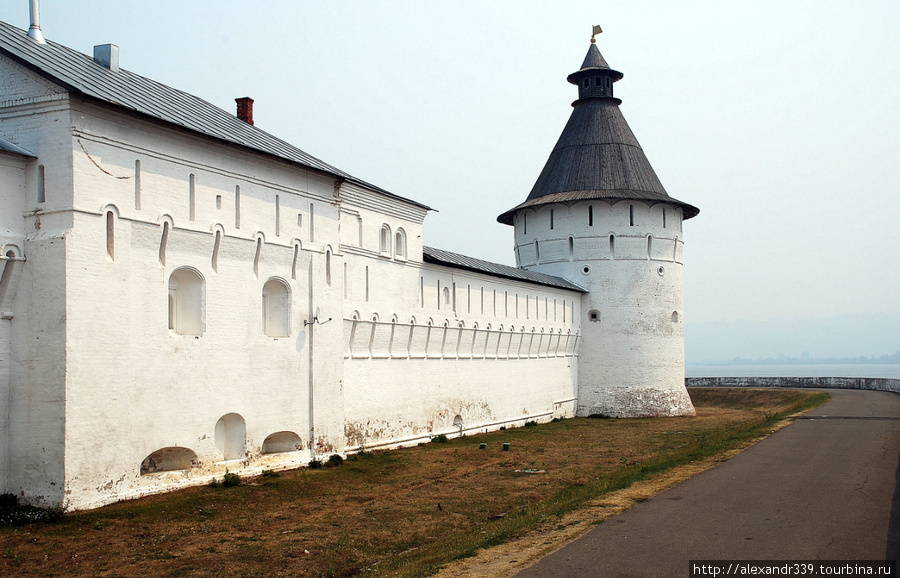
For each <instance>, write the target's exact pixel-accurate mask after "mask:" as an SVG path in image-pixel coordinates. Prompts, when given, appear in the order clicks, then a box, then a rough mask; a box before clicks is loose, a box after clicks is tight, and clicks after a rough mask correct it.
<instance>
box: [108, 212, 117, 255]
mask: <svg viewBox="0 0 900 578" xmlns="http://www.w3.org/2000/svg"><path fill="white" fill-rule="evenodd" d="M106 256H107V257H109V259H110V260H111V261H115V259H116V216H115V215H113V212H112V211H106Z"/></svg>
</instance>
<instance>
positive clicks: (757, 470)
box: [517, 390, 900, 578]
mask: <svg viewBox="0 0 900 578" xmlns="http://www.w3.org/2000/svg"><path fill="white" fill-rule="evenodd" d="M829 393H831V395H832V398H833V399H832V401H831V402H829V403H828V404H826V405H824V406H822V407H820V408H818V409H817V410H815V411H813V412H811V413H809V414H807V415H806V416H805V417H804V418H801V419H798V420H797V421H796V422H795V423H793V424H792V425H790V426H788V427H786V428H783V429H781V430H779V431H778V432H776V433H774V434H773V435H771V436H770V437H768V438H766V439H765V440H763V441H762V442H760V443H758V444H756V445H754V446H753V447H751V448H749V449H747V450H746V451H744V452H742V453H740V454H738V455H737V456H736V457H734V458H732V459H731V460H728V461H727V462H723V463H722V464H719V465H718V466H716V467H714V468H712V469H709V470H707V471H705V472H703V473H701V474H698V475H696V476H694V477H692V478H690V479H688V480H686V481H685V482H683V483H681V484H678V485H677V486H674V487H672V488H670V489H669V490H667V491H665V492H663V493H661V494H659V495H657V496H655V497H654V498H652V499H650V500H647V501H646V502H643V503H641V504H638V505H636V506H635V507H633V508H631V509H630V510H627V511H625V512H623V513H622V514H620V515H618V516H615V517H613V518H610V519H608V520H607V521H605V522H604V523H602V524H601V525H599V526H597V527H596V528H594V529H593V530H591V531H590V532H588V533H587V534H585V535H584V536H582V537H581V538H579V539H577V540H575V541H573V542H571V543H570V544H568V545H567V546H565V547H563V548H562V549H560V550H558V551H557V552H555V553H553V554H551V555H549V556H546V557H545V558H543V559H541V560H540V561H538V562H537V563H536V564H534V565H533V566H531V567H530V568H526V569H525V570H523V571H522V572H520V573H519V574H517V576H519V577H521V578H526V577H535V576H540V577H543V576H567V577H578V576H603V577H620V576H622V577H625V576H641V577H643V576H653V577H658V576H659V577H661V576H680V577H683V576H687V575H688V561H689V560H698V559H715V560H738V559H744V560H763V559H775V560H778V559H780V560H789V559H795V560H797V559H820V560H838V559H851V560H863V559H870V560H884V559H897V557H898V554H900V488H898V487H897V486H898V484H897V482H898V479H900V470H898V456H900V395H897V394H893V393H886V392H878V391H854V390H832V391H830V392H829Z"/></svg>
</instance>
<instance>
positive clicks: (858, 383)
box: [684, 377, 900, 393]
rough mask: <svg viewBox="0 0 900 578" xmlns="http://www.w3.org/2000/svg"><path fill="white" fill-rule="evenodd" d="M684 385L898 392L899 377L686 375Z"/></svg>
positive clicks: (899, 387) (899, 389)
mask: <svg viewBox="0 0 900 578" xmlns="http://www.w3.org/2000/svg"><path fill="white" fill-rule="evenodd" d="M684 384H685V386H686V387H799V388H815V389H866V390H874V391H892V392H894V393H900V379H890V378H879V377H687V378H685V380H684Z"/></svg>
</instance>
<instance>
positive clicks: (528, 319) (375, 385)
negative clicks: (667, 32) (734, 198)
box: [0, 23, 697, 508]
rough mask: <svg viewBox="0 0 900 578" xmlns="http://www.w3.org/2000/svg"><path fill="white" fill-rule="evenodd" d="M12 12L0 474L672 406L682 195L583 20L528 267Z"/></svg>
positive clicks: (344, 448) (345, 446)
mask: <svg viewBox="0 0 900 578" xmlns="http://www.w3.org/2000/svg"><path fill="white" fill-rule="evenodd" d="M40 40H42V39H38V40H35V39H34V38H31V37H29V36H27V35H26V32H25V31H24V30H21V29H18V28H16V27H14V26H11V25H9V24H5V23H0V255H2V257H0V259H2V260H0V270H2V273H0V492H11V493H14V494H16V495H18V496H20V497H21V498H22V499H24V500H26V501H29V502H32V503H36V504H55V503H67V504H69V505H70V506H71V507H74V508H89V507H94V506H98V505H101V504H104V503H108V502H111V501H115V500H119V499H124V498H130V497H136V496H140V495H144V494H148V493H153V492H158V491H165V490H168V489H172V488H175V487H180V486H183V485H191V484H199V483H205V482H207V481H208V480H209V479H210V478H211V477H212V476H214V475H219V476H221V475H222V473H223V472H224V471H225V470H226V469H229V470H230V471H233V472H237V473H253V472H259V471H261V470H263V469H265V468H272V467H288V466H292V465H302V464H305V463H307V462H308V461H309V460H310V459H312V458H314V457H317V456H327V455H329V454H332V453H345V452H352V451H355V450H358V449H360V448H362V447H366V448H373V447H397V446H400V445H404V444H413V443H418V442H420V441H426V440H428V439H429V438H430V437H431V436H434V435H437V434H441V433H444V434H448V435H459V434H465V433H467V432H478V431H485V430H490V429H496V428H499V427H501V426H503V425H508V426H515V425H521V424H523V423H524V422H525V421H527V420H537V421H546V420H550V419H552V418H554V417H573V416H575V415H589V414H594V413H604V414H609V415H616V416H647V415H684V414H692V413H693V407H692V406H691V403H690V399H689V398H688V397H687V393H686V391H685V389H684V383H683V378H684V355H683V334H682V310H681V308H682V299H681V269H682V265H681V252H682V246H683V236H682V232H681V223H682V220H683V219H687V218H690V217H692V216H694V215H696V214H697V209H695V208H694V207H692V206H690V205H687V204H685V203H682V202H680V201H677V200H675V199H672V198H670V197H669V196H668V195H667V194H666V192H665V190H664V189H663V188H662V186H661V185H660V184H659V181H658V179H656V176H655V175H654V174H653V170H652V168H650V165H649V163H647V160H646V158H645V157H644V155H643V152H642V151H641V149H640V147H639V145H638V144H637V141H636V140H635V139H634V137H633V135H632V134H631V132H630V130H629V129H628V126H627V124H626V123H625V121H624V119H623V118H622V117H621V113H620V112H619V109H618V104H619V101H618V100H617V99H615V98H613V96H612V82H614V81H616V80H618V79H619V78H621V76H622V75H621V74H620V73H618V72H616V71H614V70H611V69H610V68H609V67H608V66H607V65H606V63H605V62H604V61H603V59H602V57H601V56H600V53H599V51H598V50H597V48H596V47H595V46H594V45H593V44H592V45H591V47H590V50H589V52H588V57H587V59H586V60H585V63H584V65H583V66H582V68H581V70H579V71H578V72H576V73H574V74H573V75H571V76H570V77H569V80H570V81H571V82H573V83H575V84H578V86H579V100H577V101H576V102H575V103H574V105H573V106H574V111H573V115H572V119H571V120H570V122H569V124H568V125H567V126H566V128H565V130H564V131H563V135H562V137H561V138H560V142H559V143H558V144H557V147H556V149H554V152H553V154H552V155H551V157H550V160H549V161H548V164H547V167H545V169H544V172H543V173H542V174H541V177H540V178H539V179H538V182H537V184H536V185H535V188H534V190H533V191H532V193H531V195H529V197H528V200H526V202H525V203H523V204H521V205H519V206H518V207H516V208H514V209H512V210H510V211H508V212H507V213H504V214H503V215H501V216H500V217H499V218H498V220H499V221H500V222H501V223H505V224H509V225H513V226H514V228H515V250H516V259H517V264H518V265H519V268H513V267H507V266H503V265H497V264H492V263H487V262H484V261H480V260H478V259H473V258H469V257H465V256H462V255H457V254H453V253H448V252H445V251H441V250H438V249H433V248H429V247H425V246H423V245H422V239H423V237H424V232H423V227H422V225H423V221H424V219H425V216H426V214H427V212H428V210H429V208H428V207H426V206H424V205H422V204H420V203H417V202H415V201H412V200H409V199H405V198H401V197H399V196H397V195H394V194H391V193H389V192H387V191H385V190H382V189H380V188H379V187H377V186H374V185H371V184H369V183H366V182H363V181H361V180H359V179H356V178H354V177H353V176H351V175H348V174H346V173H344V172H343V171H340V170H339V169H337V168H335V167H332V166H330V165H328V164H326V163H324V162H322V161H320V160H318V159H316V158H314V157H311V156H310V155H308V154H306V153H304V152H303V151H301V150H299V149H297V148H295V147H294V146H292V145H290V144H288V143H285V142H284V141H281V140H279V139H277V138H276V137H274V136H272V135H270V134H267V133H265V132H263V131H261V130H259V129H257V128H256V127H254V126H253V124H252V101H250V100H249V99H238V104H239V110H238V115H237V116H235V115H232V114H230V113H228V112H225V111H223V110H221V109H218V108H216V107H214V106H212V105H210V104H209V103H207V102H204V101H203V100H201V99H199V98H197V97H194V96H191V95H188V94H185V93H183V92H179V91H177V90H174V89H172V88H169V87H167V86H164V85H162V84H160V83H158V82H155V81H153V80H150V79H147V78H144V77H141V76H139V75H137V74H134V73H131V72H129V71H127V70H125V69H122V68H119V66H118V49H117V48H116V47H115V46H111V45H105V46H99V47H96V48H95V52H94V56H93V58H92V57H90V56H86V55H83V54H80V53H78V52H76V51H74V50H71V49H69V48H66V47H64V46H61V45H58V44H55V43H53V42H50V41H47V42H41V41H40Z"/></svg>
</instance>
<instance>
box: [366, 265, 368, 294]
mask: <svg viewBox="0 0 900 578" xmlns="http://www.w3.org/2000/svg"><path fill="white" fill-rule="evenodd" d="M368 301H369V266H368V265H366V302H367V303H368Z"/></svg>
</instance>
